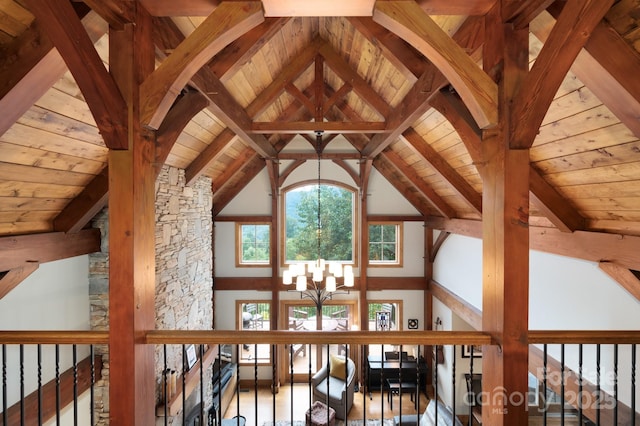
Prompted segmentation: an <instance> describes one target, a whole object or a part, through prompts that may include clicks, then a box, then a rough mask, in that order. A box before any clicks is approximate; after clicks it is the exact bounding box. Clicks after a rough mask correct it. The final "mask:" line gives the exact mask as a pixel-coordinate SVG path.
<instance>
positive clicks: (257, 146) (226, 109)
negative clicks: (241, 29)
mask: <svg viewBox="0 0 640 426" xmlns="http://www.w3.org/2000/svg"><path fill="white" fill-rule="evenodd" d="M158 22H162V24H163V25H161V26H156V31H155V34H154V37H155V40H156V43H157V44H159V45H160V46H161V48H162V49H163V50H165V51H166V50H172V49H174V48H177V46H180V45H183V43H184V36H183V35H182V33H181V32H180V30H179V29H178V28H177V26H176V25H175V24H174V23H173V22H172V21H170V20H162V21H158ZM190 84H192V85H193V86H195V87H196V88H197V89H198V90H199V91H200V92H201V93H202V94H203V95H204V96H205V97H206V98H207V99H208V100H209V106H208V109H209V110H210V111H212V112H213V113H214V114H215V115H216V116H217V117H219V118H220V119H221V120H222V121H223V122H224V123H225V124H226V125H227V126H228V127H229V128H230V129H231V130H232V131H233V132H234V133H236V134H237V135H238V136H239V137H240V138H241V139H242V140H244V141H245V142H246V143H247V144H249V145H251V146H252V147H253V149H254V150H255V151H256V152H258V153H259V154H260V155H262V156H263V157H273V156H275V154H276V152H275V150H274V148H273V146H272V145H271V144H270V143H269V142H268V141H267V140H266V138H265V137H264V136H262V135H257V134H251V133H249V132H248V131H247V129H249V128H250V127H251V118H250V116H249V115H248V114H247V112H246V111H245V110H244V108H242V107H241V106H240V105H239V104H238V102H237V101H236V100H235V99H234V98H233V97H232V96H231V94H230V93H229V91H228V90H227V88H226V87H225V86H224V84H222V82H221V81H220V79H219V78H218V77H217V76H216V75H215V74H214V73H213V71H212V70H211V68H210V67H203V68H201V69H200V70H198V71H197V72H196V73H195V74H194V75H193V76H192V78H191V82H190Z"/></svg>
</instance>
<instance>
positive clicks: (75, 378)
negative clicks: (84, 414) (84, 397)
mask: <svg viewBox="0 0 640 426" xmlns="http://www.w3.org/2000/svg"><path fill="white" fill-rule="evenodd" d="M71 353H72V358H73V425H74V426H78V350H77V346H76V345H75V344H73V345H72V346H71Z"/></svg>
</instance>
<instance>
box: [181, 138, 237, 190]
mask: <svg viewBox="0 0 640 426" xmlns="http://www.w3.org/2000/svg"><path fill="white" fill-rule="evenodd" d="M235 138H236V135H235V133H233V132H232V131H231V130H229V129H225V130H223V131H222V132H221V133H220V134H219V135H218V136H216V138H215V139H214V140H213V142H211V143H210V144H209V145H207V147H206V148H205V149H204V151H202V152H201V153H200V155H198V156H197V157H196V159H195V160H193V161H192V162H191V164H189V166H188V167H187V169H186V170H185V179H186V182H187V185H189V184H191V183H192V182H193V181H194V180H195V179H197V178H198V177H199V176H200V175H202V173H204V171H205V170H206V169H207V167H209V165H210V164H212V163H213V162H215V161H216V160H217V159H218V158H220V155H222V153H223V152H224V150H225V149H226V148H227V147H228V146H230V145H231V144H232V143H233V141H234V139H235Z"/></svg>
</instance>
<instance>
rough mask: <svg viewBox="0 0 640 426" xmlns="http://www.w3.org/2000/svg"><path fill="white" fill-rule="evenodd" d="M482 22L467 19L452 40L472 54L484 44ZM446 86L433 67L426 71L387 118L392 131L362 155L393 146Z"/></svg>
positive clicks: (373, 142) (371, 144)
mask: <svg viewBox="0 0 640 426" xmlns="http://www.w3.org/2000/svg"><path fill="white" fill-rule="evenodd" d="M482 25H483V22H482V20H481V19H474V18H472V19H467V20H466V21H465V23H464V24H463V25H462V26H461V27H460V29H458V31H457V32H456V33H455V34H454V36H453V40H454V41H456V42H457V43H460V46H462V47H464V48H465V49H468V50H470V51H471V52H474V51H476V50H477V49H478V48H479V46H480V45H481V43H482V41H483V37H482V33H480V35H478V34H479V32H480V30H479V28H480V27H482ZM446 84H447V80H446V79H445V77H444V76H443V75H442V74H441V73H440V72H439V71H438V70H437V69H436V67H435V66H433V65H430V66H428V67H426V68H425V69H424V72H423V74H422V75H421V76H420V77H419V78H418V80H417V81H416V83H415V84H414V86H413V89H412V90H411V91H410V92H409V93H407V95H406V96H405V98H404V99H403V100H402V102H400V103H399V104H398V107H396V108H395V110H394V111H393V112H392V113H391V114H390V115H389V116H388V117H387V126H388V127H389V128H390V129H393V130H392V131H390V132H388V133H386V134H380V135H377V136H375V137H373V138H372V140H371V143H370V144H368V145H367V147H366V148H365V149H364V150H363V155H366V156H376V155H378V154H379V153H380V152H382V151H383V150H384V149H385V148H386V147H387V146H389V145H390V144H391V143H393V142H394V141H395V140H396V139H397V138H398V137H399V136H400V135H401V134H402V132H404V131H405V130H406V129H408V128H409V127H410V126H411V125H413V124H414V123H415V121H416V120H417V119H418V118H419V117H420V116H422V114H424V113H425V112H426V111H428V109H429V108H430V104H429V100H430V98H431V97H432V96H433V95H434V94H436V93H437V92H438V90H439V89H440V88H441V87H443V86H444V85H446Z"/></svg>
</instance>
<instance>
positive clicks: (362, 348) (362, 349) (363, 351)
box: [360, 345, 371, 425]
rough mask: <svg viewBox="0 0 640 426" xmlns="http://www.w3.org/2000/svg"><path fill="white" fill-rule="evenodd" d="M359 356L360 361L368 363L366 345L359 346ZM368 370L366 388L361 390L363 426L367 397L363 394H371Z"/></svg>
mask: <svg viewBox="0 0 640 426" xmlns="http://www.w3.org/2000/svg"><path fill="white" fill-rule="evenodd" d="M360 354H361V356H362V358H360V359H362V360H366V362H367V363H368V362H369V346H368V345H367V346H365V345H360ZM369 370H370V369H369V368H367V369H366V374H367V378H366V383H367V387H366V390H365V389H363V392H362V411H363V416H362V417H363V420H362V421H363V423H364V424H365V425H366V424H367V397H366V395H365V392H371V389H369V385H370V382H369V374H370V372H369Z"/></svg>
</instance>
